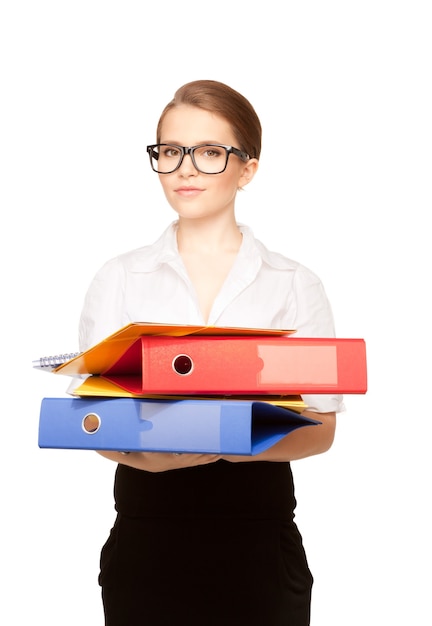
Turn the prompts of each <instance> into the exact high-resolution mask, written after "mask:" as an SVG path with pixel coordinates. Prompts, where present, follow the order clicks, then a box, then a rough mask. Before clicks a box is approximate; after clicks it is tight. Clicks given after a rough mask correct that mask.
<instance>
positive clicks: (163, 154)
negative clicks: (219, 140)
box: [150, 145, 228, 174]
mask: <svg viewBox="0 0 432 626" xmlns="http://www.w3.org/2000/svg"><path fill="white" fill-rule="evenodd" d="M150 156H151V159H152V167H153V169H154V170H155V171H156V172H159V174H169V173H170V172H173V171H174V170H175V169H176V168H177V167H178V166H179V164H180V162H181V160H182V158H183V151H182V150H181V149H180V148H179V147H178V146H168V145H158V146H156V147H155V148H153V150H152V151H151V152H150ZM191 158H192V162H193V164H194V166H195V167H196V169H197V170H199V171H200V172H202V173H203V174H219V173H220V172H223V170H224V169H225V167H226V164H227V160H228V151H227V150H226V148H223V147H220V146H197V147H195V148H193V149H192V150H191Z"/></svg>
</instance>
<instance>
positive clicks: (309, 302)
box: [294, 266, 345, 413]
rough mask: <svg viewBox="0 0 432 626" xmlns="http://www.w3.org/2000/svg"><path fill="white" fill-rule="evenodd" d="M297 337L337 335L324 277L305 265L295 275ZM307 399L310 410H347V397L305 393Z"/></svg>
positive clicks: (321, 411) (304, 398)
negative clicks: (323, 280) (345, 404)
mask: <svg viewBox="0 0 432 626" xmlns="http://www.w3.org/2000/svg"><path fill="white" fill-rule="evenodd" d="M294 292H295V303H296V316H295V324H294V328H295V329H296V331H297V332H296V334H295V336H296V337H335V325H334V319H333V312H332V309H331V306H330V302H329V300H328V298H327V295H326V292H325V290H324V287H323V284H322V282H321V280H320V279H319V278H318V276H316V275H315V274H314V273H313V272H311V271H310V270H308V269H307V268H305V267H303V266H299V267H298V268H297V270H296V275H295V278H294ZM302 397H303V400H304V402H305V403H306V404H307V407H308V409H309V410H310V411H315V412H318V413H328V412H331V411H335V412H336V413H339V412H342V411H344V410H345V406H344V402H343V396H342V395H331V394H314V395H309V394H304V395H303V396H302Z"/></svg>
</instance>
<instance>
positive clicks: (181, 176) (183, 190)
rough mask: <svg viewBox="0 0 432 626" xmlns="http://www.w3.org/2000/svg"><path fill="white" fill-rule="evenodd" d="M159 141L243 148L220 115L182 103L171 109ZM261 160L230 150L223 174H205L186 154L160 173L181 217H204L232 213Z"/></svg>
mask: <svg viewBox="0 0 432 626" xmlns="http://www.w3.org/2000/svg"><path fill="white" fill-rule="evenodd" d="M159 141H160V143H167V144H174V145H177V146H185V147H190V146H197V145H202V144H223V145H227V146H233V147H234V148H240V146H238V145H237V140H236V139H235V137H234V134H233V132H232V129H231V126H230V124H229V123H228V122H227V121H226V120H225V119H224V118H222V117H220V116H219V115H215V114H213V113H210V112H209V111H204V110H202V109H199V108H197V107H193V106H188V105H181V106H178V107H175V108H173V109H171V110H170V111H168V113H167V114H166V116H165V118H164V120H163V123H162V128H161V137H160V140H159ZM257 165H258V161H257V160H256V159H251V160H249V161H248V162H244V161H242V160H241V159H240V158H239V157H238V156H236V155H234V154H230V156H229V158H228V163H227V167H226V169H225V171H224V172H222V173H220V174H202V173H201V172H199V171H198V170H197V169H196V168H195V167H194V165H193V163H192V160H191V158H190V155H185V156H184V158H183V162H182V164H181V166H180V167H179V169H177V170H176V171H175V172H172V173H171V174H159V179H160V182H161V184H162V188H163V190H164V193H165V196H166V198H167V200H168V202H169V204H170V205H171V207H172V208H173V209H174V211H176V212H177V213H178V215H179V217H180V218H182V217H183V218H192V219H193V218H205V217H211V216H216V215H219V214H221V213H233V212H234V202H235V197H236V194H237V191H238V189H239V187H243V186H244V185H246V184H247V183H248V182H249V181H250V180H251V179H252V177H253V175H254V173H255V171H256V168H257Z"/></svg>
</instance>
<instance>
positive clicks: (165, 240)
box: [99, 223, 177, 274]
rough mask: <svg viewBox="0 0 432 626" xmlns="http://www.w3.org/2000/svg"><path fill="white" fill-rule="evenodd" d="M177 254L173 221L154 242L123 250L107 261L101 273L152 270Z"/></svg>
mask: <svg viewBox="0 0 432 626" xmlns="http://www.w3.org/2000/svg"><path fill="white" fill-rule="evenodd" d="M176 254H177V245H176V238H175V223H173V224H171V225H170V226H169V227H168V228H167V229H166V230H165V231H164V232H163V233H162V235H161V236H160V237H159V239H157V240H156V241H155V242H154V243H152V244H149V245H145V246H142V247H140V248H135V249H133V250H129V251H127V252H123V253H122V254H119V255H117V256H116V257H113V258H111V259H109V260H108V261H106V262H105V263H104V265H103V266H102V267H101V269H100V271H99V273H102V274H120V273H125V272H126V273H127V272H146V271H147V272H150V271H153V270H155V269H157V268H158V267H160V266H161V265H162V264H163V263H166V262H168V261H169V260H170V259H172V258H174V257H175V256H176Z"/></svg>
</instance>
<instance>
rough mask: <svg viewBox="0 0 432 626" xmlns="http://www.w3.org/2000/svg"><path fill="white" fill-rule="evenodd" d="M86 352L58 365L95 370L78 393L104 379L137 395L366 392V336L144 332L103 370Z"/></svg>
mask: <svg viewBox="0 0 432 626" xmlns="http://www.w3.org/2000/svg"><path fill="white" fill-rule="evenodd" d="M85 354H86V353H83V354H82V355H80V357H78V358H77V359H73V360H72V361H70V362H69V364H66V365H65V366H62V367H61V368H59V369H58V372H59V373H63V374H75V373H80V374H82V373H85V372H87V373H88V374H91V376H90V377H89V378H88V379H87V380H86V381H85V382H84V383H83V385H81V386H80V387H78V388H77V389H76V391H75V393H76V395H97V393H96V394H95V390H96V389H97V387H98V386H99V384H100V386H101V387H102V388H103V387H105V388H106V386H107V385H108V387H109V386H112V385H113V386H114V387H115V388H116V387H119V388H121V389H124V390H126V391H127V392H129V393H131V394H134V395H151V394H165V395H170V394H181V395H203V394H204V395H231V394H233V395H234V394H235V395H260V396H263V395H266V394H268V395H273V396H274V395H278V394H280V395H288V394H333V393H346V394H350V393H352V394H360V393H365V392H366V390H367V374H366V346H365V342H364V340H363V339H335V338H296V337H291V336H287V335H281V336H271V335H270V336H267V335H242V336H235V335H234V336H233V335H211V336H206V335H189V336H175V337H173V336H160V335H157V336H153V335H145V336H140V337H138V338H136V339H135V340H134V341H133V342H132V343H131V344H130V345H129V346H128V347H127V348H126V349H125V350H124V351H123V352H122V354H120V355H117V356H116V358H115V359H114V360H111V362H110V363H108V364H107V362H105V363H104V364H103V363H102V367H97V368H96V369H97V370H98V371H95V369H94V368H91V367H90V368H86V366H85V363H86V360H85ZM93 362H94V360H93ZM97 362H98V365H99V366H100V365H101V361H100V360H99V361H97Z"/></svg>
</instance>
